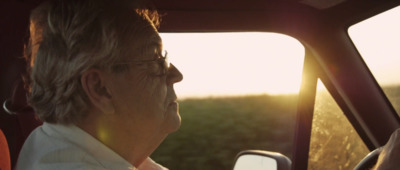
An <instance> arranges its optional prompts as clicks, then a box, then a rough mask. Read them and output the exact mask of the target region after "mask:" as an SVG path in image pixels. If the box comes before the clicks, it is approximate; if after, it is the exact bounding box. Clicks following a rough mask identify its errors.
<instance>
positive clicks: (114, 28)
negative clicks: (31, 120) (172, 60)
mask: <svg viewBox="0 0 400 170" xmlns="http://www.w3.org/2000/svg"><path fill="white" fill-rule="evenodd" d="M149 11H150V10H145V9H143V8H142V9H141V8H139V6H138V5H137V4H134V3H132V2H129V1H126V0H118V1H114V0H51V1H49V2H46V3H43V4H42V5H40V6H39V7H38V8H36V9H35V10H34V11H33V12H32V14H31V24H30V25H31V26H30V33H31V39H30V45H28V47H27V49H26V56H28V58H30V63H31V66H32V67H31V70H30V71H31V81H30V96H29V102H30V104H31V105H32V107H33V108H34V109H35V112H36V113H37V115H38V116H39V118H40V119H41V120H43V121H44V124H43V125H42V126H41V127H39V128H37V129H35V130H34V131H33V132H32V133H31V135H30V136H29V137H28V139H27V140H26V142H25V144H24V146H23V148H22V150H21V153H20V157H19V160H18V163H17V169H19V170H22V169H29V170H35V169H37V170H47V169H59V170H61V169H121V170H123V169H130V170H131V169H164V167H162V166H161V165H158V164H157V163H155V162H153V161H152V160H151V159H150V158H149V155H150V154H151V153H152V152H153V151H154V150H155V149H156V148H157V147H158V146H159V144H160V143H161V142H162V141H163V140H164V139H165V137H166V136H167V135H168V134H169V133H171V132H174V131H176V130H177V129H178V128H179V127H180V121H181V120H180V116H179V113H178V104H177V102H176V100H177V97H176V95H175V92H174V89H173V85H174V84H175V83H177V82H179V81H181V80H182V74H181V73H180V72H179V71H178V70H177V68H176V67H174V65H172V64H169V63H168V60H167V58H166V57H167V56H166V55H167V54H166V53H164V52H163V49H162V42H161V38H160V36H159V35H158V32H157V29H156V26H157V24H158V22H157V17H156V15H155V13H154V12H149Z"/></svg>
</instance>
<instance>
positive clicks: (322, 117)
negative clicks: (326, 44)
mask: <svg viewBox="0 0 400 170" xmlns="http://www.w3.org/2000/svg"><path fill="white" fill-rule="evenodd" d="M317 89H318V90H317V94H316V98H315V106H314V115H313V121H312V130H311V141H310V151H309V160H308V169H353V168H354V167H355V166H356V165H357V164H358V163H359V162H360V160H361V159H362V158H363V157H365V155H367V154H368V153H369V150H368V148H367V147H366V146H365V144H364V142H363V141H362V139H361V138H360V137H359V136H358V134H357V132H356V131H355V129H354V128H353V126H352V125H351V124H350V122H349V121H348V119H347V118H346V117H345V115H344V113H343V112H342V110H341V109H340V107H339V106H338V105H337V103H336V102H335V100H334V99H333V97H332V96H331V95H330V93H329V92H328V91H327V90H326V88H325V86H324V85H323V84H322V83H321V81H318V87H317Z"/></svg>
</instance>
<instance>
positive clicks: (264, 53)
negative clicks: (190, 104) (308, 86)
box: [161, 33, 304, 98]
mask: <svg viewBox="0 0 400 170" xmlns="http://www.w3.org/2000/svg"><path fill="white" fill-rule="evenodd" d="M161 37H162V39H163V44H164V49H166V50H167V51H168V55H169V56H170V60H171V63H172V64H174V65H175V66H176V67H177V68H178V69H179V70H180V71H181V72H182V74H183V77H184V79H183V81H182V82H180V83H177V84H176V85H175V89H176V91H177V94H178V95H179V96H180V97H183V98H185V97H207V96H232V95H249V94H283V93H297V92H298V91H299V89H300V82H301V73H302V68H303V60H304V47H303V46H302V44H301V43H300V42H299V41H297V40H296V39H294V38H292V37H289V36H286V35H282V34H276V33H162V34H161Z"/></svg>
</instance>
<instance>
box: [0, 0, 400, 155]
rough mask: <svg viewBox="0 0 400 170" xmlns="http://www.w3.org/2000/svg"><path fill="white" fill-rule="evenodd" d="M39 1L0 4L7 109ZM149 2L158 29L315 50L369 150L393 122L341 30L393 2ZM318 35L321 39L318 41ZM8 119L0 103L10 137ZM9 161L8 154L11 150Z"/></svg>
mask: <svg viewBox="0 0 400 170" xmlns="http://www.w3.org/2000/svg"><path fill="white" fill-rule="evenodd" d="M41 1H42V0H4V1H2V2H0V23H1V27H0V34H1V39H0V58H1V62H0V69H1V70H0V78H1V83H0V102H3V101H5V100H7V99H12V98H16V99H12V100H11V104H10V105H11V107H12V108H17V109H18V108H23V107H25V106H26V105H27V104H26V94H25V92H24V91H21V90H18V89H21V82H22V80H21V75H22V74H23V73H24V72H25V70H26V63H25V61H24V60H23V58H22V55H23V48H24V43H25V42H26V40H27V38H28V36H29V35H28V32H29V31H28V20H29V13H30V10H31V9H33V8H34V7H35V6H37V5H38V4H39V3H40V2H41ZM152 5H154V6H155V8H156V9H158V10H159V11H160V13H161V14H162V15H163V17H162V23H161V26H160V30H159V31H160V32H171V33H181V32H187V33H190V32H276V33H282V34H286V35H289V36H292V37H294V38H296V39H298V40H299V41H300V42H302V43H303V45H304V46H305V47H306V48H307V50H306V51H308V52H306V55H307V53H309V54H310V55H313V56H315V59H314V60H315V62H317V63H319V64H318V65H319V66H316V67H318V68H316V69H319V70H323V72H324V73H320V74H319V73H318V74H317V73H316V76H317V77H319V78H321V80H322V81H323V82H324V83H326V86H327V88H328V90H329V91H330V92H331V93H332V95H333V96H334V97H335V99H336V102H337V103H338V104H339V105H340V106H341V108H342V109H343V110H344V112H345V113H349V114H346V116H347V117H348V118H349V120H350V121H351V123H352V124H353V126H354V127H355V128H356V129H358V131H357V132H358V133H359V134H360V136H361V137H362V139H363V140H364V141H365V143H366V145H367V146H368V147H369V148H370V149H373V148H375V147H377V146H381V145H383V144H384V143H385V142H386V140H387V138H388V136H390V133H391V131H392V130H393V129H396V128H398V127H399V125H400V120H399V118H398V116H397V115H396V116H394V114H396V112H395V111H394V109H393V107H392V106H391V105H390V106H388V104H387V103H388V100H387V98H386V97H385V96H384V94H383V92H382V90H381V89H377V87H378V85H377V82H376V81H375V80H374V79H373V77H372V75H371V73H370V72H369V71H368V69H367V68H366V66H365V64H364V63H363V62H362V61H361V60H360V59H359V58H360V56H359V54H358V52H357V51H356V50H355V48H354V45H353V44H352V43H351V41H349V40H348V39H349V38H348V35H347V31H346V30H347V28H348V27H349V26H351V25H353V24H355V23H357V22H360V21H362V20H364V19H366V18H369V17H371V16H374V15H376V14H379V13H381V12H383V11H386V10H388V9H391V8H394V7H396V6H398V5H400V0H385V1H378V0H324V1H321V0H168V1H166V0H154V1H152ZM322 39H324V40H329V41H325V42H324V43H320V42H321V40H322ZM331 46H333V47H331ZM348 58H355V59H354V60H350V59H348ZM306 60H307V59H306ZM328 63H331V64H333V65H338V66H340V67H341V68H342V70H343V73H332V72H330V71H329V66H328ZM399 64H400V63H399ZM321 67H322V68H321ZM354 68H360V70H359V71H354V70H352V69H354ZM314 71H315V70H314ZM349 72H351V73H349ZM344 74H349V76H347V77H345V76H343V75H344ZM352 74H354V76H355V77H356V78H354V76H351V75H352ZM349 77H350V78H349ZM350 79H351V80H350ZM334 86H339V87H340V88H337V87H334ZM17 87H20V88H17ZM355 88H357V90H358V92H359V93H362V99H363V100H367V102H368V103H371V106H368V107H364V106H363V105H365V101H364V103H361V102H357V101H359V100H360V94H354V93H352V92H353V91H354V89H355ZM371 89H372V90H371ZM358 92H357V93H358ZM311 94H312V93H311ZM345 94H347V95H345ZM13 96H14V97H13ZM312 101H313V100H311V102H312ZM349 103H350V104H349ZM377 113H379V114H377ZM311 117H312V115H311ZM13 119H15V118H12V117H11V116H10V115H7V114H6V112H5V111H4V110H3V109H0V120H1V121H0V128H1V129H2V130H3V131H4V133H5V135H6V136H12V135H10V134H12V133H13V129H10V128H8V126H10V124H11V123H10V122H11V121H9V120H13ZM376 127H379V128H376ZM7 140H8V143H13V141H12V140H11V139H7ZM305 145H307V144H305ZM11 159H14V161H15V159H16V158H15V156H14V158H13V155H11Z"/></svg>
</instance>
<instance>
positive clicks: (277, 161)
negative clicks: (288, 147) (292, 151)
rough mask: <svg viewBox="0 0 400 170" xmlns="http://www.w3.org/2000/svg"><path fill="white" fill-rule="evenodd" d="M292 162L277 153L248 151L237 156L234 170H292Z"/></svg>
mask: <svg viewBox="0 0 400 170" xmlns="http://www.w3.org/2000/svg"><path fill="white" fill-rule="evenodd" d="M291 166H292V161H290V159H289V158H288V157H286V156H285V155H282V154H280V153H277V152H269V151H260V150H246V151H242V152H240V153H239V154H238V155H237V156H236V161H235V165H234V167H233V170H249V169H251V170H290V169H291Z"/></svg>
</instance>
